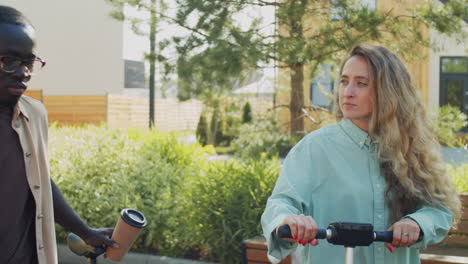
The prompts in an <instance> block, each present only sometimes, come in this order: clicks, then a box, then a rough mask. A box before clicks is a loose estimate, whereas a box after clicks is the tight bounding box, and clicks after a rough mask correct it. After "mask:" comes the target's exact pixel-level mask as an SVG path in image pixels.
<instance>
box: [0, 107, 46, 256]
mask: <svg viewBox="0 0 468 264" xmlns="http://www.w3.org/2000/svg"><path fill="white" fill-rule="evenodd" d="M12 118H13V109H12V107H8V106H3V105H0V263H2V264H27V263H37V259H36V258H37V255H36V254H37V253H36V236H35V227H34V225H35V222H34V216H35V202H34V198H33V196H32V193H31V191H30V189H29V185H28V181H27V179H26V170H25V164H24V157H23V149H22V147H21V144H20V141H19V137H18V134H17V133H16V132H15V131H14V130H13V128H12V126H11V121H12Z"/></svg>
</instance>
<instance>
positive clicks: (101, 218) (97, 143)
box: [50, 127, 206, 251]
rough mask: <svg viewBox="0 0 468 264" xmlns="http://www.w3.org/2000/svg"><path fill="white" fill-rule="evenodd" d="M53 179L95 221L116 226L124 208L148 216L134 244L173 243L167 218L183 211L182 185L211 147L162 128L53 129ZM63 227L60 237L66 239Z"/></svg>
mask: <svg viewBox="0 0 468 264" xmlns="http://www.w3.org/2000/svg"><path fill="white" fill-rule="evenodd" d="M50 132H51V133H50V138H51V141H50V147H51V149H50V152H51V153H50V155H51V173H52V178H53V179H54V181H55V182H56V183H57V185H58V186H59V188H60V189H61V190H62V192H63V193H64V195H65V197H66V198H67V199H68V201H69V202H70V204H71V206H72V207H73V208H74V209H75V210H76V212H77V213H78V214H79V215H80V216H81V217H82V218H83V219H84V220H85V221H86V222H87V223H89V225H91V226H95V227H101V226H114V225H115V222H116V220H117V218H118V216H119V212H120V210H121V209H122V208H126V207H131V208H136V209H138V210H141V212H142V213H143V214H145V215H146V216H147V218H148V219H149V224H148V227H147V228H145V231H144V232H142V234H141V237H140V239H139V240H138V241H137V243H136V245H135V248H136V249H139V250H145V249H150V250H149V251H155V250H160V249H161V248H166V247H170V243H169V242H170V241H169V240H168V239H167V236H170V235H168V234H167V232H163V231H165V230H168V229H170V228H172V227H171V224H172V223H171V222H170V221H169V220H168V219H173V218H174V214H176V213H179V212H178V210H179V208H180V207H179V205H178V203H179V200H180V199H181V197H180V193H181V192H180V188H181V186H182V185H183V184H184V182H185V181H186V178H189V177H197V175H198V173H199V171H200V170H201V169H202V167H203V166H205V165H206V160H205V158H204V155H202V154H205V153H206V149H204V148H201V147H200V146H199V145H191V146H186V145H182V144H180V143H179V142H178V141H177V138H176V137H174V136H169V135H163V134H159V133H157V132H138V131H131V130H130V131H120V130H115V129H114V130H113V129H106V128H98V127H88V128H66V127H63V128H54V127H52V128H51V129H50ZM65 235H66V234H65V233H64V231H63V230H59V235H58V238H59V240H61V241H63V239H64V238H65Z"/></svg>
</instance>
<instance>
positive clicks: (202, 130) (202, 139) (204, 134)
mask: <svg viewBox="0 0 468 264" xmlns="http://www.w3.org/2000/svg"><path fill="white" fill-rule="evenodd" d="M195 134H196V136H197V140H198V142H199V143H200V144H201V145H202V146H206V144H208V123H207V121H206V116H205V113H202V114H201V115H200V119H199V120H198V124H197V131H196V133H195Z"/></svg>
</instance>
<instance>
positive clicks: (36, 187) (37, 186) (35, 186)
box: [33, 185, 41, 190]
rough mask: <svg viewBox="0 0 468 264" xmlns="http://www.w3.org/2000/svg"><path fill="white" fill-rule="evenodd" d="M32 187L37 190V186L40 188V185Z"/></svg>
mask: <svg viewBox="0 0 468 264" xmlns="http://www.w3.org/2000/svg"><path fill="white" fill-rule="evenodd" d="M33 188H34V189H35V190H38V189H39V188H41V186H39V185H34V187H33Z"/></svg>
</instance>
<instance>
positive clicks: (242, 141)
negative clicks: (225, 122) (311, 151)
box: [232, 116, 294, 158]
mask: <svg viewBox="0 0 468 264" xmlns="http://www.w3.org/2000/svg"><path fill="white" fill-rule="evenodd" d="M292 145H294V142H293V139H292V138H291V137H290V135H289V134H288V133H285V132H282V131H281V128H280V126H279V125H278V122H277V121H276V119H275V117H273V116H268V117H265V118H263V119H258V120H254V121H253V122H251V123H246V124H243V125H242V126H241V128H240V134H239V137H237V138H236V139H234V140H233V141H232V147H233V149H234V151H235V154H236V156H238V157H242V158H249V157H252V158H254V157H260V156H261V155H262V153H265V154H266V155H267V156H269V157H273V156H276V155H278V154H280V153H281V152H283V150H285V149H288V148H290V147H291V146H292Z"/></svg>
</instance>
